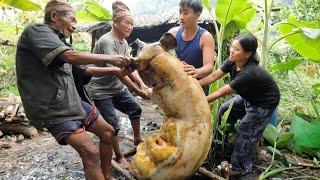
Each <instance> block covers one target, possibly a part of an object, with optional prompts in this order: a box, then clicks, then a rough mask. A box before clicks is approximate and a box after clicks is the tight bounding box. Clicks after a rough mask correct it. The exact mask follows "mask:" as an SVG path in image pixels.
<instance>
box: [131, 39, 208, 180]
mask: <svg viewBox="0 0 320 180" xmlns="http://www.w3.org/2000/svg"><path fill="white" fill-rule="evenodd" d="M133 63H134V64H136V65H137V68H138V71H139V74H140V75H141V77H142V79H143V80H144V81H145V82H146V83H147V84H148V85H151V86H153V88H152V90H150V91H149V92H148V93H149V97H150V99H151V100H152V101H153V102H155V103H156V104H158V106H159V107H161V108H162V109H163V112H164V113H165V115H164V119H163V125H162V127H161V129H160V133H158V134H156V135H152V136H151V137H149V138H148V139H146V140H145V141H144V142H143V143H140V144H139V145H138V147H137V153H136V155H135V156H134V157H133V160H132V162H131V167H132V169H131V173H132V174H133V175H134V176H135V177H136V178H138V179H156V180H158V179H159V180H165V179H185V178H186V177H188V176H190V175H192V174H193V173H194V172H195V171H196V170H197V169H198V168H199V167H200V166H201V165H202V163H203V161H204V160H205V159H206V157H207V155H208V152H209V150H210V147H211V142H212V136H213V133H214V132H213V124H212V122H211V117H210V108H209V104H208V102H207V99H206V96H205V94H204V92H203V90H202V88H201V86H200V85H199V83H198V82H197V80H196V79H195V78H193V77H191V76H189V75H187V74H186V73H185V72H184V70H183V66H182V63H181V62H180V61H179V60H178V59H177V58H176V57H175V56H173V55H172V54H170V53H169V52H167V51H165V50H164V49H163V48H162V46H160V45H159V44H152V45H148V46H147V47H144V48H143V49H142V51H141V52H140V53H139V55H138V57H137V58H136V59H135V60H134V62H133Z"/></svg>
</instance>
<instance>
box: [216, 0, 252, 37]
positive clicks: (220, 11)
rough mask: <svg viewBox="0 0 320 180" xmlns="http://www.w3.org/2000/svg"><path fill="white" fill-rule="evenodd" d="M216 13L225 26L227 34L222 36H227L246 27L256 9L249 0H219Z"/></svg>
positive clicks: (221, 23) (218, 19)
mask: <svg viewBox="0 0 320 180" xmlns="http://www.w3.org/2000/svg"><path fill="white" fill-rule="evenodd" d="M215 13H216V20H217V21H218V22H219V24H220V25H223V26H225V34H224V35H222V36H221V37H222V38H225V37H229V36H231V35H233V34H234V33H235V32H236V31H238V30H241V29H244V28H245V27H246V25H247V23H248V22H250V21H251V20H252V18H253V17H254V15H255V14H256V10H255V9H254V8H253V7H252V5H251V4H250V3H249V2H248V1H247V0H218V1H217V6H216V11H215Z"/></svg>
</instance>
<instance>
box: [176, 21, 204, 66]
mask: <svg viewBox="0 0 320 180" xmlns="http://www.w3.org/2000/svg"><path fill="white" fill-rule="evenodd" d="M183 31H184V30H183V28H182V27H180V28H179V30H178V32H177V34H176V39H177V47H176V54H177V57H178V58H179V59H180V60H182V61H185V62H186V63H188V64H190V65H193V66H194V67H195V68H201V67H202V66H203V60H202V49H201V47H200V38H201V36H202V34H203V33H204V32H205V31H206V30H205V29H203V28H202V27H199V28H198V31H197V34H196V35H195V37H194V38H193V39H192V40H190V41H185V40H183V38H182V33H183Z"/></svg>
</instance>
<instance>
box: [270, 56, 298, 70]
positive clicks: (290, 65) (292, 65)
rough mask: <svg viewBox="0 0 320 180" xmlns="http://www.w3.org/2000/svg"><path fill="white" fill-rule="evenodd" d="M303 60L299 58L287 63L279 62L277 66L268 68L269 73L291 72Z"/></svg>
mask: <svg viewBox="0 0 320 180" xmlns="http://www.w3.org/2000/svg"><path fill="white" fill-rule="evenodd" d="M302 62H303V60H302V59H301V58H294V59H291V60H289V61H287V62H281V63H277V64H273V65H272V66H270V67H269V71H279V70H280V71H281V70H282V71H283V70H287V71H288V70H291V71H293V70H294V69H295V68H296V67H297V66H299V65H300V64H301V63H302Z"/></svg>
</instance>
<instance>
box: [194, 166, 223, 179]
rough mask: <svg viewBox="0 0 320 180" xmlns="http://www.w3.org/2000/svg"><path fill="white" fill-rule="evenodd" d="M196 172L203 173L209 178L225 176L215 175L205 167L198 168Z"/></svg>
mask: <svg viewBox="0 0 320 180" xmlns="http://www.w3.org/2000/svg"><path fill="white" fill-rule="evenodd" d="M198 172H199V173H201V174H203V175H206V176H208V177H209V178H211V179H218V180H225V178H223V177H221V176H218V175H216V174H214V173H212V172H210V171H208V170H207V169H206V168H204V167H200V168H199V169H198Z"/></svg>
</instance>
